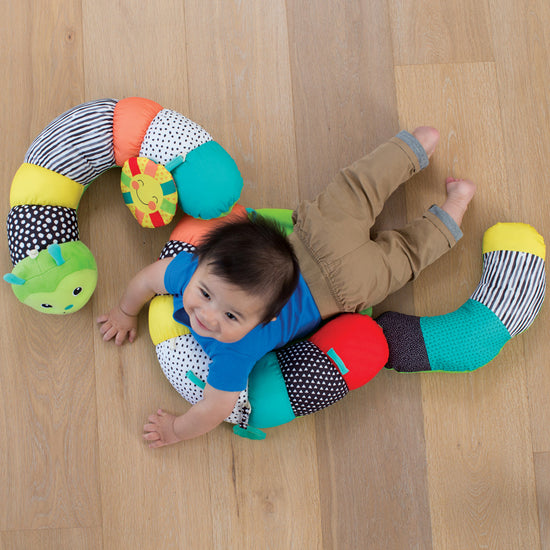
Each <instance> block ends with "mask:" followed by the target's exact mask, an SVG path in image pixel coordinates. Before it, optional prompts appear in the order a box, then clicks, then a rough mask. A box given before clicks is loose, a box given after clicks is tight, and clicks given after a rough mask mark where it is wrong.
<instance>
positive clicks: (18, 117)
mask: <svg viewBox="0 0 550 550" xmlns="http://www.w3.org/2000/svg"><path fill="white" fill-rule="evenodd" d="M0 25H1V27H2V35H3V37H4V39H3V41H2V45H1V46H0V51H1V52H2V53H1V56H2V57H1V58H2V64H3V67H4V69H5V71H6V74H9V75H10V78H8V79H6V83H5V84H6V86H5V87H4V89H3V94H2V110H1V116H2V128H4V131H2V132H1V134H0V140H1V145H0V146H1V148H2V151H3V155H4V158H5V159H6V162H5V163H4V162H3V163H2V167H1V170H2V178H1V185H2V190H3V194H4V197H7V196H8V195H9V185H10V182H11V179H12V177H13V175H14V173H15V170H16V169H17V168H18V166H19V164H20V163H21V162H22V161H23V155H24V153H25V151H26V149H27V148H28V146H29V144H30V142H31V140H32V139H33V138H34V137H35V135H36V134H37V133H38V132H39V131H40V130H41V129H42V128H43V126H44V125H45V124H46V123H47V122H49V121H50V120H52V119H53V118H54V117H55V116H57V115H58V114H60V113H61V112H63V111H64V110H65V109H67V108H68V107H70V106H72V105H74V104H75V103H79V102H80V101H82V97H83V96H82V93H83V75H82V70H81V69H82V55H81V52H82V35H81V12H80V7H79V5H78V4H76V3H74V2H58V3H56V4H55V5H51V4H50V3H47V4H46V3H44V2H39V3H31V2H22V3H18V4H13V3H4V4H3V5H2V17H0ZM44 28H47V29H48V30H49V32H48V33H44V32H42V31H43V29H44ZM4 204H6V203H4ZM6 214H7V210H6ZM2 269H3V273H5V272H8V271H11V264H10V263H9V256H8V251H7V246H6V241H5V237H4V238H3V239H2ZM0 292H1V299H0V303H1V317H0V318H1V321H0V323H1V329H2V330H1V331H0V332H1V336H0V339H1V340H0V349H1V350H2V351H1V354H2V360H1V364H2V369H0V383H1V385H2V388H3V397H2V401H1V406H2V410H3V414H1V415H0V417H1V418H2V419H3V420H2V421H1V424H2V433H3V434H4V437H3V444H2V448H1V453H2V457H1V459H0V464H1V466H0V472H1V473H0V483H1V484H2V487H4V488H5V496H6V497H9V498H3V499H2V501H1V504H0V517H1V519H0V529H33V528H34V529H36V528H40V527H60V528H71V527H80V526H85V527H86V526H97V525H98V524H99V522H100V516H101V509H100V506H101V503H100V495H99V480H98V466H97V443H98V442H97V432H96V428H95V426H96V420H97V419H96V409H95V380H94V375H93V357H92V355H91V353H90V350H91V347H92V338H91V333H90V330H89V317H88V316H87V315H86V311H88V315H89V311H90V308H87V310H85V311H84V312H83V314H82V315H80V316H77V317H72V318H70V319H69V318H63V317H54V316H45V315H41V314H39V313H37V312H35V311H33V310H30V309H29V308H26V307H24V306H22V305H21V304H19V303H18V302H17V300H16V299H15V297H14V296H13V294H12V292H11V289H10V287H9V286H8V285H5V284H2V285H1V290H0Z"/></svg>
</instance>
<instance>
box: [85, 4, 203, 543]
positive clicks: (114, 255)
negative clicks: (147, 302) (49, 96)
mask: <svg viewBox="0 0 550 550" xmlns="http://www.w3.org/2000/svg"><path fill="white" fill-rule="evenodd" d="M83 6H84V26H85V33H86V37H87V47H86V49H85V56H84V60H85V66H86V75H87V86H86V94H87V97H89V98H96V97H103V96H114V97H119V98H122V97H128V96H133V95H137V96H141V97H148V98H150V99H153V100H155V101H157V102H159V103H160V104H161V105H163V106H165V107H167V108H172V109H174V110H177V111H179V112H181V113H183V114H187V112H188V105H187V84H186V77H187V70H186V51H185V32H184V21H185V17H184V11H183V4H182V3H181V2H177V1H175V0H174V1H163V2H160V3H155V4H152V3H151V4H146V5H145V4H143V3H139V2H124V3H122V4H118V5H113V4H112V3H110V2H97V1H94V2H85V3H84V4H83ZM160 13H163V14H170V16H162V17H161V18H159V14H160ZM163 52H170V54H169V55H167V54H165V53H163ZM118 178H119V170H118V169H115V170H113V171H112V172H111V173H108V174H106V175H105V176H103V177H102V178H100V180H98V181H97V182H95V183H94V186H93V187H92V188H90V190H89V191H88V193H87V197H85V198H86V199H87V200H88V201H89V205H90V210H93V212H91V216H90V218H91V219H90V226H91V235H90V238H91V242H92V244H93V246H94V250H95V251H96V253H97V261H98V270H99V283H98V289H97V291H96V294H95V297H94V312H95V314H96V315H98V314H100V313H103V312H105V311H107V310H108V309H109V308H110V307H112V306H113V304H116V303H117V301H118V299H119V297H120V294H121V292H122V290H123V288H124V285H125V284H126V282H127V281H128V280H129V279H130V278H131V277H132V276H133V275H134V274H135V273H136V272H137V271H138V270H139V269H141V268H142V267H144V266H145V265H147V264H149V263H151V262H152V261H154V259H155V258H156V257H157V256H158V254H159V253H160V251H161V249H162V246H163V245H164V243H165V242H166V241H167V240H168V236H169V233H170V231H171V228H169V227H166V228H161V229H158V230H155V231H151V230H148V229H142V228H140V227H139V226H138V225H137V223H136V222H135V220H134V219H133V218H132V217H131V216H130V215H129V213H128V212H127V210H126V209H125V208H124V206H123V203H122V200H121V197H120V190H119V189H120V187H119V183H118ZM93 328H94V335H95V364H96V377H97V389H98V395H97V400H98V432H99V437H100V440H101V442H102V447H101V455H100V461H101V462H100V463H101V486H102V499H103V530H104V541H105V546H106V547H107V548H135V547H144V548H152V547H166V548H169V547H179V546H181V545H182V544H183V542H182V541H186V540H192V541H193V544H196V547H197V548H209V547H212V532H213V527H212V523H211V515H210V513H208V510H209V508H210V499H211V494H210V487H209V484H208V477H209V475H208V472H209V469H210V464H209V460H208V454H207V449H208V444H209V441H208V438H203V439H201V440H197V441H196V442H190V443H188V444H186V445H185V446H183V445H180V446H177V447H174V448H171V449H165V450H162V451H161V452H154V451H152V450H151V449H148V448H147V447H146V446H145V444H144V442H143V440H142V439H141V433H142V428H143V424H144V423H145V421H146V419H147V416H148V415H149V414H150V413H151V412H153V411H155V410H156V409H157V408H158V407H161V406H162V407H163V408H165V409H166V410H170V411H174V412H183V411H184V410H185V408H186V407H187V404H185V402H184V401H183V400H182V399H181V398H180V397H179V395H178V394H177V393H176V392H175V390H174V389H173V388H172V387H171V386H170V384H169V383H168V382H167V380H166V378H165V377H164V375H163V374H162V371H161V369H160V367H159V365H158V361H157V359H156V356H155V352H154V348H153V346H152V344H151V342H150V339H149V337H148V334H147V313H146V311H144V312H143V314H142V315H141V318H140V333H139V338H138V340H137V341H136V342H135V343H134V344H133V345H126V346H124V347H123V348H120V349H118V348H116V346H114V345H113V344H112V343H108V344H106V343H104V342H103V341H102V340H101V338H100V336H99V333H98V331H97V329H96V327H93Z"/></svg>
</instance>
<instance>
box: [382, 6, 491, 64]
mask: <svg viewBox="0 0 550 550" xmlns="http://www.w3.org/2000/svg"><path fill="white" fill-rule="evenodd" d="M389 9H390V17H391V33H392V38H393V49H394V61H395V64H396V65H420V64H427V63H464V62H474V61H492V60H493V54H492V42H491V36H492V35H491V33H490V32H489V30H490V21H489V8H488V5H487V0H481V1H479V0H462V1H460V2H456V1H455V0H437V1H435V2H434V1H432V0H420V1H415V2H410V1H409V0H391V1H390V2H389Z"/></svg>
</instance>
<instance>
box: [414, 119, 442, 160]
mask: <svg viewBox="0 0 550 550" xmlns="http://www.w3.org/2000/svg"><path fill="white" fill-rule="evenodd" d="M412 134H413V136H414V137H415V138H416V139H417V140H418V141H419V142H420V145H422V147H424V151H426V154H427V155H428V158H430V157H431V156H432V155H433V152H434V151H435V148H436V147H437V144H438V142H439V131H438V130H437V129H436V128H432V127H431V126H419V127H418V128H416V129H415V130H414V131H413V133H412Z"/></svg>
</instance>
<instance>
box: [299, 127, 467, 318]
mask: <svg viewBox="0 0 550 550" xmlns="http://www.w3.org/2000/svg"><path fill="white" fill-rule="evenodd" d="M419 170H420V165H419V162H418V159H417V157H416V155H415V153H414V152H413V150H412V149H411V148H410V147H409V146H408V145H407V144H406V143H405V142H404V141H402V140H401V139H399V138H397V137H394V138H392V139H391V140H390V141H388V142H386V143H384V144H383V145H381V146H380V147H378V148H377V149H375V150H374V151H373V152H372V153H371V154H369V155H367V156H365V157H363V158H362V159H360V160H359V161H357V162H355V163H354V164H352V165H351V166H349V167H348V168H345V169H344V170H342V171H341V172H340V174H339V175H338V176H337V177H336V178H335V180H334V181H333V182H332V183H331V184H330V185H329V186H328V187H327V188H326V189H325V190H324V191H323V192H322V193H321V194H320V195H319V196H318V197H317V198H316V199H315V200H313V201H304V202H302V203H300V205H299V206H298V207H297V208H296V210H295V211H294V213H293V221H294V232H293V233H292V234H291V235H290V241H291V243H292V245H293V246H294V249H295V252H296V255H297V257H298V261H299V264H300V269H301V272H302V275H303V277H304V279H305V281H306V283H307V284H308V286H309V288H310V290H311V292H312V294H313V298H314V299H315V302H316V304H317V307H318V308H319V311H320V312H321V316H322V317H323V318H327V317H331V316H332V315H335V314H336V313H340V312H353V311H361V310H363V309H365V308H367V307H370V306H373V305H375V304H378V303H379V302H381V301H382V300H383V299H384V298H385V297H386V296H388V294H390V293H392V292H394V291H396V290H398V289H399V288H401V287H402V286H403V285H405V284H406V283H407V282H408V281H410V280H412V279H414V278H415V277H417V276H418V274H419V273H420V271H422V269H424V268H425V267H427V266H428V265H430V264H431V263H432V262H434V261H435V260H437V259H438V258H439V257H440V256H441V255H443V254H444V253H445V252H446V251H447V250H449V249H450V248H451V247H453V246H454V245H455V244H456V239H455V237H454V236H453V233H452V232H451V230H450V229H449V227H448V226H447V225H446V224H445V223H444V222H443V221H442V220H441V219H440V217H438V216H437V215H436V214H434V213H433V212H432V211H427V212H426V213H425V214H424V215H423V216H422V217H421V218H418V219H416V220H414V221H412V222H411V223H409V224H408V225H406V226H405V227H404V228H402V229H398V230H390V231H380V232H379V233H377V234H376V235H374V236H372V237H371V228H372V226H373V224H374V221H375V219H376V217H377V216H378V214H380V212H381V210H382V207H383V206H384V203H385V201H386V200H387V199H388V197H389V196H390V195H391V194H392V193H393V192H394V191H395V189H397V187H398V186H399V185H400V184H401V183H403V182H405V181H407V180H408V179H409V178H410V177H411V176H413V175H414V174H415V173H416V172H418V171H419Z"/></svg>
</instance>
